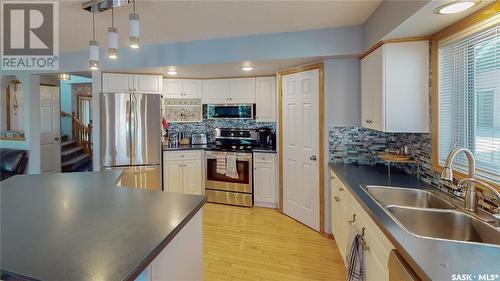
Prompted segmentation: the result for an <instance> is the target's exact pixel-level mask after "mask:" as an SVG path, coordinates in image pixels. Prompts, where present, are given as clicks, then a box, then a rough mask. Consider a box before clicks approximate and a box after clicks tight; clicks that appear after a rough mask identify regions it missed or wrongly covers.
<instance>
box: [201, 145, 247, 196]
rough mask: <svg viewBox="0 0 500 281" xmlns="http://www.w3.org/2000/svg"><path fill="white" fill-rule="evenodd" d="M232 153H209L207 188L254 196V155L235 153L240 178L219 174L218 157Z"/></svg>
mask: <svg viewBox="0 0 500 281" xmlns="http://www.w3.org/2000/svg"><path fill="white" fill-rule="evenodd" d="M229 153H232V152H227V153H226V152H207V178H206V181H205V188H206V189H211V190H220V191H231V192H241V193H248V194H252V171H253V167H252V155H251V154H249V153H234V154H235V155H236V167H237V170H238V178H231V177H228V176H226V175H222V174H219V173H217V155H218V154H226V155H227V154H229Z"/></svg>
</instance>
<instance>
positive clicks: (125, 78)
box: [102, 73, 133, 93]
mask: <svg viewBox="0 0 500 281" xmlns="http://www.w3.org/2000/svg"><path fill="white" fill-rule="evenodd" d="M132 84H133V81H132V75H129V74H117V73H103V74H102V91H103V92H104V93H128V92H130V91H132Z"/></svg>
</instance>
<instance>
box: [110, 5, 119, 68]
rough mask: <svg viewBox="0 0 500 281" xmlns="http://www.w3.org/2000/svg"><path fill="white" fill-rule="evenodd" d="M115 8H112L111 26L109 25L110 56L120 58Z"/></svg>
mask: <svg viewBox="0 0 500 281" xmlns="http://www.w3.org/2000/svg"><path fill="white" fill-rule="evenodd" d="M113 11H114V9H113V8H111V27H108V57H109V58H110V59H117V58H118V28H116V27H115V20H114V13H113Z"/></svg>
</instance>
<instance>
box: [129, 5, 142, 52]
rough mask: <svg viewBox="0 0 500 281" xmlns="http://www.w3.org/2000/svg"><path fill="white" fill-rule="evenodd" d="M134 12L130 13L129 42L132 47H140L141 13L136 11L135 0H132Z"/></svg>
mask: <svg viewBox="0 0 500 281" xmlns="http://www.w3.org/2000/svg"><path fill="white" fill-rule="evenodd" d="M132 4H133V9H134V10H133V13H132V14H129V15H128V34H129V44H130V48H133V49H137V48H139V43H140V32H139V29H140V26H139V15H138V14H136V13H135V0H132Z"/></svg>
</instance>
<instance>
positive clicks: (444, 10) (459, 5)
mask: <svg viewBox="0 0 500 281" xmlns="http://www.w3.org/2000/svg"><path fill="white" fill-rule="evenodd" d="M479 2H480V1H472V0H469V1H455V2H451V3H448V4H446V5H443V6H441V7H439V8H437V9H436V10H434V12H435V13H436V14H440V15H448V14H455V13H460V12H463V11H465V10H467V9H470V8H472V7H474V6H476V5H477V4H478V3H479Z"/></svg>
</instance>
